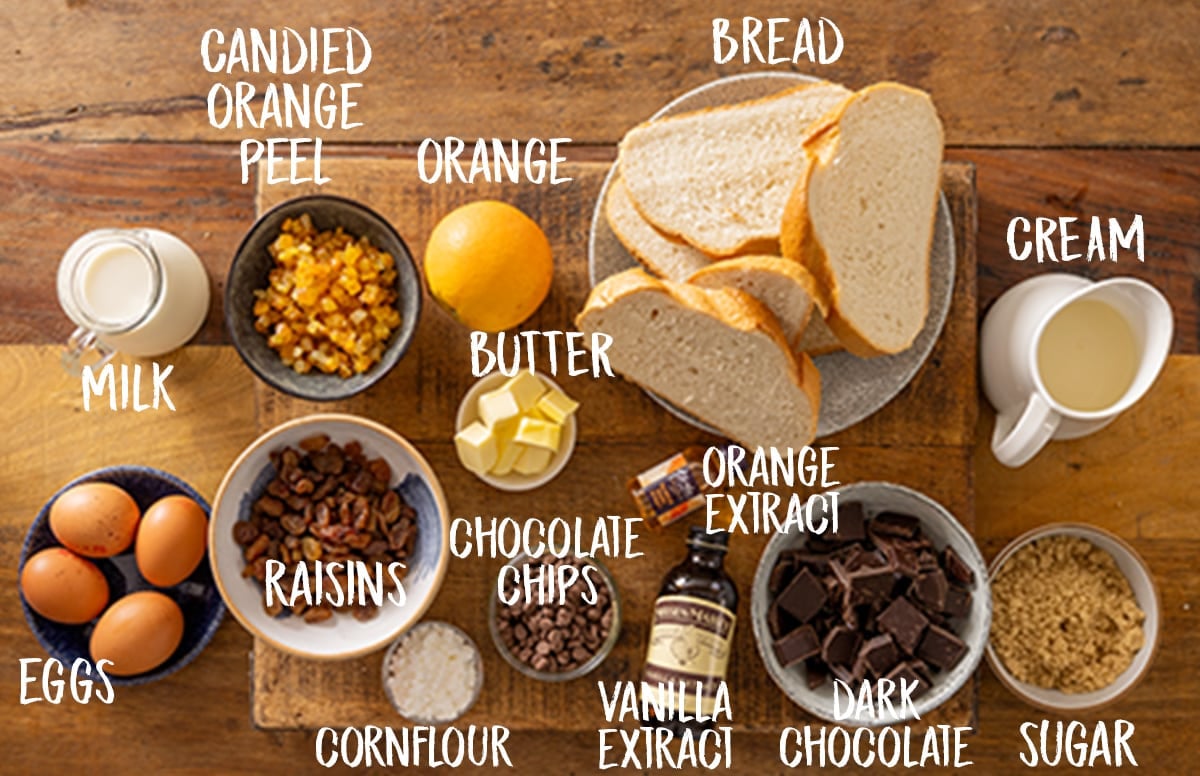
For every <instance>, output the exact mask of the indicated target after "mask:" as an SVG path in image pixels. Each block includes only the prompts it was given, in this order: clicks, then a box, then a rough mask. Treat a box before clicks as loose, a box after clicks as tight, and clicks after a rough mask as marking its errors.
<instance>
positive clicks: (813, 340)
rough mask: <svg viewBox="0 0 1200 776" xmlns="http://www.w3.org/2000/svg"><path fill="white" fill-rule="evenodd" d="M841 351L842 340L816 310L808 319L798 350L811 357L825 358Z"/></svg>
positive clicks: (797, 346)
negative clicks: (829, 354)
mask: <svg viewBox="0 0 1200 776" xmlns="http://www.w3.org/2000/svg"><path fill="white" fill-rule="evenodd" d="M841 349H842V342H841V340H839V339H838V338H837V335H836V334H834V333H833V330H832V329H830V328H829V324H828V323H826V322H825V318H824V317H822V316H821V315H820V314H819V313H818V312H817V311H815V310H814V311H813V314H812V315H810V316H809V317H808V326H805V327H804V333H803V334H802V335H800V342H799V344H797V345H796V350H798V351H800V352H801V353H807V354H808V355H810V356H824V355H826V354H828V353H836V352H838V351H839V350H841Z"/></svg>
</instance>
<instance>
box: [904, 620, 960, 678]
mask: <svg viewBox="0 0 1200 776" xmlns="http://www.w3.org/2000/svg"><path fill="white" fill-rule="evenodd" d="M916 654H917V657H919V658H921V659H922V660H924V661H925V662H926V663H929V664H930V665H932V666H936V667H938V668H940V669H941V670H943V671H947V670H949V669H951V668H954V666H956V665H958V661H960V660H962V658H963V655H965V654H967V645H966V644H964V643H963V640H962V639H960V638H959V637H958V636H955V635H954V634H953V633H951V632H950V631H948V630H946V629H945V628H942V627H940V626H938V625H931V626H929V629H928V630H926V631H925V637H924V638H922V639H921V646H920V647H918V648H917V653H916Z"/></svg>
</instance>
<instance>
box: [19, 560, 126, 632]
mask: <svg viewBox="0 0 1200 776" xmlns="http://www.w3.org/2000/svg"><path fill="white" fill-rule="evenodd" d="M21 593H22V594H23V595H24V596H25V601H26V603H28V604H29V606H30V608H32V609H33V610H34V611H35V612H37V613H38V614H40V615H42V616H43V617H45V618H47V619H50V620H54V621H55V622H61V623H64V624H67V625H79V624H82V623H85V622H88V621H89V620H91V619H92V618H94V617H95V616H96V615H98V614H100V612H102V611H104V607H105V606H107V605H108V595H109V592H108V580H106V579H105V578H104V574H102V573H100V569H98V568H96V566H95V564H93V563H92V562H91V561H87V560H84V559H83V558H81V557H79V556H78V555H76V554H75V553H73V552H71V551H70V550H66V549H63V548H62V547H50V548H47V549H45V550H42V551H41V552H39V553H37V554H36V555H33V556H32V557H30V558H29V560H27V561H26V562H25V567H24V568H23V569H21Z"/></svg>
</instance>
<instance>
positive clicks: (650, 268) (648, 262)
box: [604, 168, 714, 279]
mask: <svg viewBox="0 0 1200 776" xmlns="http://www.w3.org/2000/svg"><path fill="white" fill-rule="evenodd" d="M621 194H624V195H625V197H626V198H627V199H628V200H629V204H630V206H631V207H633V209H634V211H635V212H636V213H637V215H638V217H640V218H641V219H642V220H643V221H646V219H645V216H643V215H642V214H641V211H639V210H638V209H637V205H636V204H635V203H634V201H633V198H632V197H630V196H629V190H628V189H627V188H625V181H624V180H623V179H622V178H621V172H620V169H619V168H617V169H616V170H614V172H613V177H612V180H611V181H609V183H608V191H607V193H606V194H605V196H604V218H605V220H606V221H607V222H608V228H609V229H611V230H612V233H613V235H614V236H616V238H617V240H618V241H620V243H621V245H623V246H624V247H625V250H626V251H628V252H629V255H630V256H632V257H633V258H634V259H636V260H637V262H638V263H639V264H641V265H642V266H643V267H645V269H646V271H647V272H649V273H650V274H652V275H654V276H656V277H661V278H666V277H667V274H666V273H665V272H663V270H662V267H661V262H659V261H657V260H656V259H655V258H654V257H652V256H650V255H649V254H647V253H646V251H645V250H643V248H644V245H643V244H640V243H639V242H638V241H637V240H634V239H632V238H631V237H630V236H629V234H628V233H627V232H624V231H622V230H621V226H620V224H619V221H620V219H619V218H614V217H613V212H612V211H613V207H614V205H613V203H614V201H615V199H616V197H617V196H619V195H621ZM646 228H647V229H653V230H654V231H656V232H658V234H659V236H660V237H662V239H663V240H664V241H666V242H670V243H673V244H674V245H675V246H677V247H678V248H679V249H680V250H684V251H689V252H693V253H695V256H696V259H697V260H704V261H706V262H709V261H713V260H714V259H713V257H711V256H709V255H708V254H706V253H704V252H703V251H701V250H700V249H699V248H696V247H695V246H693V245H691V244H689V243H688V242H686V241H685V240H681V239H680V238H678V237H675V236H673V235H669V234H666V233H664V232H662V231H661V230H659V229H658V228H657V227H655V226H654V224H652V223H650V222H649V221H646ZM668 279H669V278H668Z"/></svg>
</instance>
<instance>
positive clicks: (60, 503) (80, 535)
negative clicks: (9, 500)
mask: <svg viewBox="0 0 1200 776" xmlns="http://www.w3.org/2000/svg"><path fill="white" fill-rule="evenodd" d="M139 516H140V512H139V510H138V506H137V504H136V503H135V502H134V500H133V497H131V496H130V495H129V494H128V493H126V492H125V491H124V490H121V489H120V488H118V487H117V486H116V485H112V484H110V483H107V482H85V483H83V484H82V485H76V486H75V487H73V488H71V489H70V490H68V491H67V492H66V493H63V494H62V495H61V496H59V497H58V498H57V499H55V500H54V503H53V504H51V505H50V530H51V531H53V532H54V536H55V537H56V538H57V539H58V540H59V541H60V542H62V543H63V545H64V546H65V547H66V548H67V549H69V550H71V551H73V552H77V553H79V554H80V555H86V556H88V557H89V558H108V557H111V556H113V555H116V554H117V553H118V552H121V551H123V550H125V549H126V548H127V547H129V545H130V544H132V543H133V535H134V532H135V531H136V530H137V522H138V517H139Z"/></svg>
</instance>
